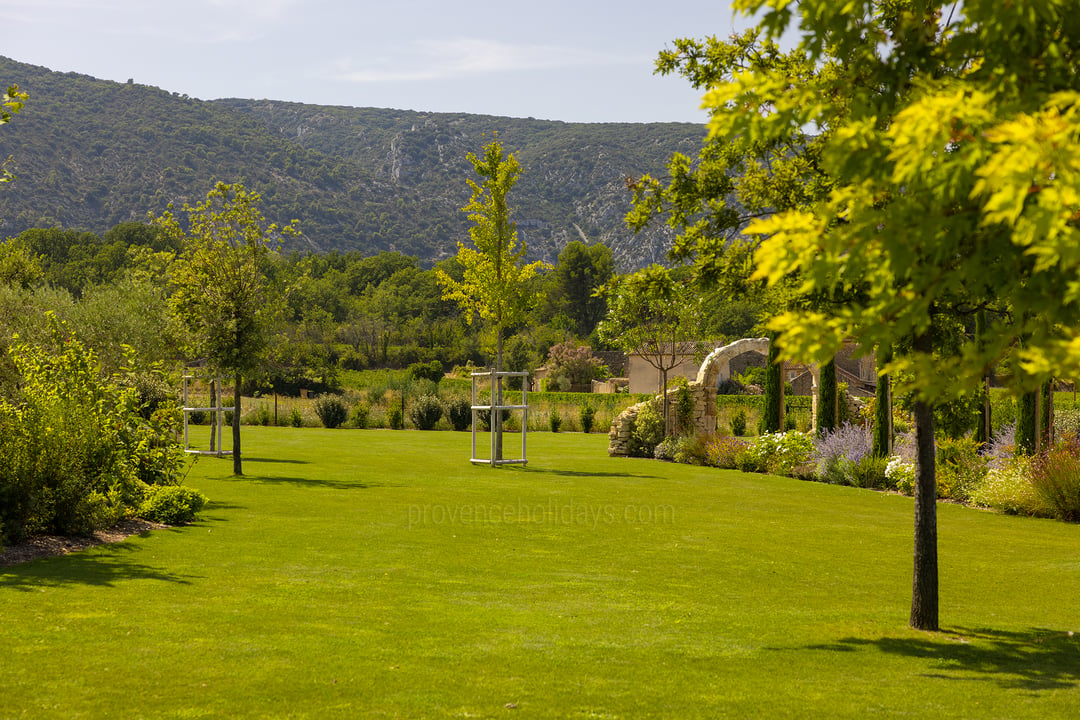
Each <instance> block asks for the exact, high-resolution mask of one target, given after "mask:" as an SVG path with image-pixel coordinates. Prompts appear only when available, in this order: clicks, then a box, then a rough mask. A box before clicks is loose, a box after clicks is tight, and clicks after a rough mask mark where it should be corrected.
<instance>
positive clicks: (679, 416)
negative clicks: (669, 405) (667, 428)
mask: <svg viewBox="0 0 1080 720" xmlns="http://www.w3.org/2000/svg"><path fill="white" fill-rule="evenodd" d="M674 406H675V407H674V410H675V422H676V426H677V427H678V429H679V432H680V433H686V432H688V431H689V430H690V429H691V426H692V425H693V423H694V395H693V393H692V392H691V391H690V383H689V382H687V380H686V378H684V377H676V378H675V403H674Z"/></svg>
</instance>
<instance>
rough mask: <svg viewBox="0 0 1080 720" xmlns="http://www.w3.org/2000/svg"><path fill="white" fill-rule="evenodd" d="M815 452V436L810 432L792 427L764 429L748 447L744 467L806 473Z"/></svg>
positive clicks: (799, 473)
mask: <svg viewBox="0 0 1080 720" xmlns="http://www.w3.org/2000/svg"><path fill="white" fill-rule="evenodd" d="M813 453H814V439H813V438H812V437H810V436H809V435H807V434H806V433H801V432H796V431H789V432H783V433H764V434H763V435H761V436H759V437H757V438H755V439H754V440H753V441H752V442H751V443H750V444H749V445H748V446H747V448H746V450H745V452H744V455H745V456H746V458H745V460H744V461H743V464H741V465H740V469H743V467H744V466H745V467H746V468H755V470H754V471H755V472H768V473H773V474H776V475H790V476H795V475H800V476H801V475H806V474H808V472H809V470H808V465H809V463H810V461H811V459H812V457H813Z"/></svg>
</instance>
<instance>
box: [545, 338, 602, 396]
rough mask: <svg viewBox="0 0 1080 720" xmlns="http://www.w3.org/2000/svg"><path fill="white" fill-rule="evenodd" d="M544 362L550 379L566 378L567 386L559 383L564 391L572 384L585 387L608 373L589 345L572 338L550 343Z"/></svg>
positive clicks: (572, 385)
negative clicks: (553, 343)
mask: <svg viewBox="0 0 1080 720" xmlns="http://www.w3.org/2000/svg"><path fill="white" fill-rule="evenodd" d="M545 364H546V365H547V368H548V375H549V378H550V379H552V380H562V379H565V380H566V382H565V385H566V386H567V387H562V384H561V383H560V389H562V390H563V391H564V392H565V391H569V390H570V389H571V388H572V387H574V386H577V387H579V388H587V387H588V386H589V383H590V382H592V381H593V380H597V379H599V378H602V377H605V376H606V375H607V374H608V373H607V367H605V366H604V363H603V362H601V360H600V359H599V358H597V357H594V356H593V353H592V348H591V347H589V346H588V345H582V344H579V343H577V342H574V341H572V340H570V341H567V342H561V343H557V344H555V345H552V346H551V349H549V350H548V355H547V362H546V363H545ZM586 392H587V390H586Z"/></svg>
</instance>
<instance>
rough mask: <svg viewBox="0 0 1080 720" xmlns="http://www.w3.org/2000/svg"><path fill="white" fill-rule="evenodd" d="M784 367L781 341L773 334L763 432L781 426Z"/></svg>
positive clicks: (766, 375) (767, 368) (768, 360)
mask: <svg viewBox="0 0 1080 720" xmlns="http://www.w3.org/2000/svg"><path fill="white" fill-rule="evenodd" d="M782 370H783V367H782V365H781V363H780V343H779V342H777V340H776V335H775V334H773V335H772V336H771V337H770V339H769V355H768V358H767V359H766V361H765V388H764V389H765V411H764V412H763V413H762V415H761V428H760V429H761V432H762V434H765V433H775V432H780V431H782V430H783V429H784V428H782V427H780V423H781V420H782V414H783V410H784V405H783V402H784V399H783V392H784V384H783V383H784V379H783V376H782Z"/></svg>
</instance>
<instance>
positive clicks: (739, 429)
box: [731, 408, 746, 437]
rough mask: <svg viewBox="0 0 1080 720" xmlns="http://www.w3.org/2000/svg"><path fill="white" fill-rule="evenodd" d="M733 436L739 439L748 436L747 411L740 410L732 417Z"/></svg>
mask: <svg viewBox="0 0 1080 720" xmlns="http://www.w3.org/2000/svg"><path fill="white" fill-rule="evenodd" d="M731 434H732V435H736V436H739V437H742V436H743V435H746V410H744V409H742V408H739V409H738V410H737V411H735V413H734V414H733V415H732V416H731Z"/></svg>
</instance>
